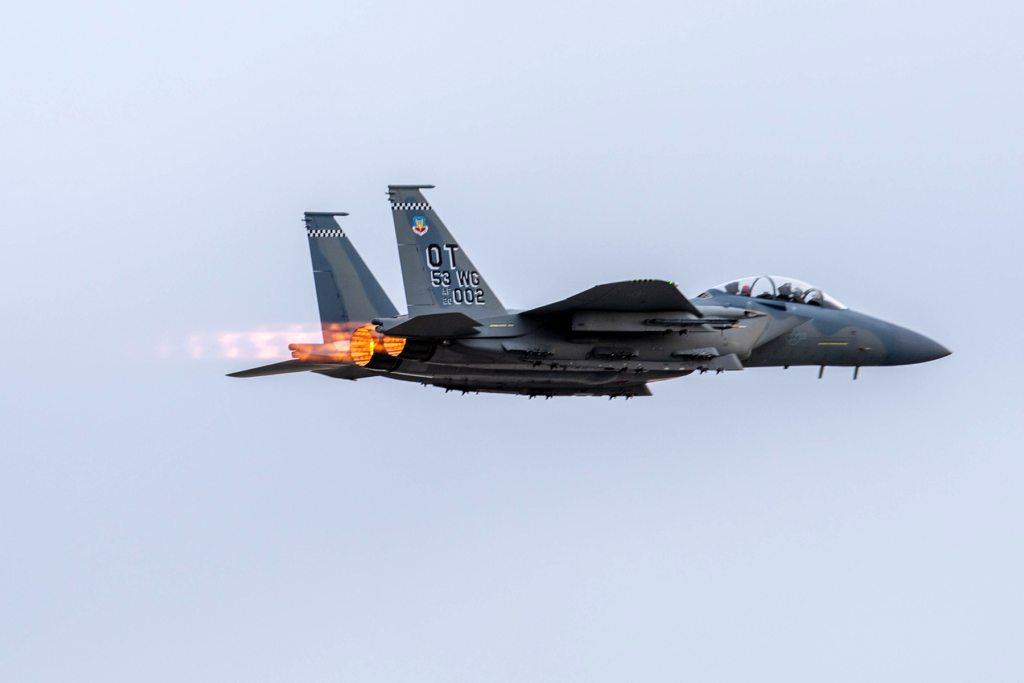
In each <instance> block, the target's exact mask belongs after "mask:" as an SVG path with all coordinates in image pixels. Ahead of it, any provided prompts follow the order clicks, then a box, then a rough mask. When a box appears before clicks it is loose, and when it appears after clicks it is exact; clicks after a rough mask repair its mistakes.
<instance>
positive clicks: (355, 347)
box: [349, 325, 380, 367]
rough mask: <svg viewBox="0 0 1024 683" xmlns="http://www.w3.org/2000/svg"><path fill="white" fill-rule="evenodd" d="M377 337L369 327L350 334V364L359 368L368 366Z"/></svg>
mask: <svg viewBox="0 0 1024 683" xmlns="http://www.w3.org/2000/svg"><path fill="white" fill-rule="evenodd" d="M379 336H380V335H378V334H377V333H376V332H374V330H373V328H372V327H371V326H369V325H367V326H365V327H360V328H359V329H358V330H356V331H355V332H354V333H352V339H351V340H350V341H349V354H350V355H351V356H352V362H353V363H355V364H356V365H358V366H360V367H363V366H366V365H368V364H369V363H370V359H371V358H373V349H374V347H375V346H376V345H377V340H376V339H375V337H379Z"/></svg>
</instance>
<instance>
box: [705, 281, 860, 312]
mask: <svg viewBox="0 0 1024 683" xmlns="http://www.w3.org/2000/svg"><path fill="white" fill-rule="evenodd" d="M715 293H719V294H733V295H735V296H749V297H752V298H754V299H771V300H774V301H788V302H791V303H794V304H807V305H808V306H822V307H824V308H836V309H839V310H846V308H847V307H846V306H844V305H842V304H841V303H839V302H838V301H836V300H835V299H833V298H832V297H830V296H829V295H828V294H826V293H825V292H823V291H821V290H820V289H818V288H817V287H815V286H814V285H809V284H807V283H806V282H804V281H802V280H797V279H796V278H791V277H783V276H781V275H759V276H757V277H745V278H743V279H742V280H732V281H730V282H726V283H723V284H720V285H717V286H715V287H712V288H711V289H709V290H708V291H707V292H705V293H704V294H702V295H701V296H702V297H704V298H708V297H711V296H713V295H714V294H715Z"/></svg>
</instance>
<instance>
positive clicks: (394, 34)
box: [0, 2, 1024, 683]
mask: <svg viewBox="0 0 1024 683" xmlns="http://www.w3.org/2000/svg"><path fill="white" fill-rule="evenodd" d="M1022 20H1024V10H1022V9H1021V7H1020V5H1019V4H1017V3H1009V2H1003V3H986V2H973V3H949V2H928V3H925V2H919V3H892V2H886V3H881V2H876V3H868V2H856V3H854V2H834V3H812V2H780V3H771V4H768V5H766V4H754V3H731V2H717V3H701V4H692V3H691V4H682V3H679V4H675V5H671V6H668V4H667V3H631V4H629V6H628V7H627V6H626V5H624V4H614V5H613V4H609V3H582V2H580V3H556V4H553V3H550V2H544V3H529V2H528V3H515V4H505V5H501V6H498V5H492V6H489V5H482V4H480V3H469V2H467V3H446V4H443V5H438V6H436V7H427V6H425V5H423V4H422V3H406V2H391V3H379V4H378V3H353V2H343V3H281V4H270V3H264V4H260V5H251V4H248V3H208V2H206V3H199V2H195V3H175V4H169V5H162V6H153V5H151V4H145V3H87V4H73V3H66V4H61V3H33V4H29V3H22V4H21V5H18V6H12V7H9V8H7V11H6V12H5V20H4V22H3V23H2V24H0V64H2V65H3V66H2V67H0V94H2V95H0V96H2V100H0V101H2V104H3V106H2V107H0V129H2V134H0V188H2V191H0V208H2V210H3V211H2V215H3V217H4V220H5V223H6V225H7V228H6V229H5V230H3V231H0V287H2V290H3V292H5V296H4V297H3V299H2V301H3V304H2V308H0V311H2V313H3V321H4V322H3V327H2V329H3V334H2V335H0V340H2V341H0V344H2V349H0V350H2V352H3V357H4V358H5V359H6V360H7V363H6V371H5V373H4V381H3V383H2V385H0V386H2V387H3V388H2V390H0V402H2V403H0V520H2V521H3V523H2V524H0V614H2V615H3V618H0V680H3V681H19V682H21V681H25V682H29V681H62V682H63V681H103V682H104V683H108V682H109V681H139V680H144V681H174V682H178V681H182V680H190V681H246V682H247V683H249V682H253V681H382V682H390V681H413V680H415V681H474V682H475V681H523V680H533V681H565V680H587V681H622V680H681V679H687V680H699V681H750V680H766V681H785V682H786V683H793V682H796V681H808V682H810V681H815V682H817V681H821V680H829V681H837V682H842V681H850V682H854V681H856V682H858V683H859V682H861V681H864V680H872V681H894V682H895V681H901V682H902V681H906V680H928V681H963V680H988V681H1004V680H1005V681H1010V680H1020V679H1021V677H1022V676H1024V660H1022V658H1021V655H1020V652H1019V650H1020V643H1021V642H1022V641H1024V623H1022V620H1021V614H1022V610H1024V592H1022V589H1021V582H1020V577H1021V576H1022V575H1024V551H1022V550H1021V547H1022V543H1021V541H1022V540H1024V539H1022V535H1024V534H1022V519H1024V502H1022V498H1021V490H1022V486H1024V461H1022V457H1021V453H1022V450H1024V449H1022V446H1021V443H1022V437H1024V433H1022V432H1024V429H1022V426H1021V417H1022V414H1024V401H1022V399H1021V391H1020V382H1021V376H1022V364H1021V360H1020V357H1019V354H1018V353H1017V351H1016V347H1017V346H1018V345H1019V343H1020V341H1019V340H1020V339H1021V335H1022V334H1024V326H1022V324H1021V322H1020V316H1019V315H1017V314H1016V313H1015V311H1014V309H1015V303H1016V300H1017V298H1018V290H1019V287H1020V285H1019V279H1020V275H1019V272H1020V258H1021V253H1022V248H1024V238H1022V236H1021V226H1022V223H1024V199H1022V194H1021V188H1022V187H1024V165H1022V159H1024V133H1022V128H1021V121H1022V118H1024V106H1022V105H1024V95H1022V90H1021V83H1024V47H1022V41H1021V40H1020V35H1021V25H1022ZM388 183H433V184H436V185H437V189H436V190H432V191H431V194H430V198H431V202H432V204H433V205H434V206H435V208H436V209H437V210H438V212H439V214H440V215H441V216H442V217H443V218H444V220H445V222H446V223H447V225H448V227H449V228H450V229H451V230H452V232H453V233H454V234H455V235H457V236H458V238H459V240H460V243H461V244H462V246H463V248H464V249H466V250H467V251H469V252H470V253H471V254H472V258H473V260H474V262H475V263H476V265H477V266H478V267H479V268H480V269H481V270H482V271H483V272H484V273H485V274H486V277H487V279H488V281H489V282H490V284H491V285H492V286H493V287H494V289H495V290H496V292H497V293H498V294H499V296H500V297H501V299H502V301H503V303H505V304H506V305H507V306H509V307H515V308H520V307H529V306H539V305H542V304H544V303H548V302H550V301H554V300H557V299H560V298H563V297H565V296H568V295H571V294H573V293H576V292H577V291H580V290H583V289H586V288H587V287H590V286H592V285H594V284H597V283H600V282H609V281H615V280H621V279H629V278H640V277H653V278H664V279H669V280H673V281H676V282H678V283H680V286H681V289H682V290H683V292H684V293H686V294H687V295H690V296H693V295H696V294H698V293H699V292H700V291H702V289H703V288H705V287H708V286H710V285H713V284H716V283H719V282H722V281H724V280H727V279H729V278H735V277H742V276H747V275H755V274H760V273H767V272H772V273H776V272H777V273H784V274H789V275H792V276H795V277H798V278H801V279H805V280H807V281H809V282H812V283H814V284H816V285H817V286H820V287H822V288H823V289H825V291H827V292H829V293H830V294H832V295H834V296H836V297H837V298H838V299H840V300H841V301H843V302H844V303H846V304H847V305H849V306H851V307H852V308H854V309H857V310H861V311H863V312H865V313H868V314H870V315H875V316H877V317H880V318H883V319H886V320H890V321H892V322H895V323H898V324H900V325H905V326H907V327H910V328H911V329H914V330H917V331H920V332H922V333H924V334H926V335H928V336H930V337H933V338H934V339H936V340H937V341H939V342H941V343H942V344H944V345H946V346H947V347H949V348H950V349H952V350H953V351H954V355H952V356H951V357H949V358H946V359H944V360H941V361H938V362H935V363H931V364H927V365H924V366H919V367H902V368H878V369H871V368H868V369H866V370H864V371H862V372H861V375H860V379H859V380H858V381H857V382H856V383H854V382H852V381H851V380H850V374H851V373H850V372H848V371H847V370H844V369H830V370H827V371H826V373H825V378H824V379H823V380H822V381H818V380H816V379H815V377H816V373H817V370H816V369H812V368H793V369H790V370H788V371H782V370H752V371H746V372H742V373H727V374H726V375H723V376H718V377H714V376H701V377H690V378H684V379H681V380H677V381H675V382H670V383H664V384H659V385H655V386H654V387H653V391H654V397H653V398H650V399H638V400H633V401H629V402H624V401H612V402H609V401H602V400H599V399H558V400H551V401H527V400H526V399H523V398H516V397H502V396H472V397H470V396H467V397H462V396H458V395H454V394H447V395H446V394H444V393H443V392H442V391H440V390H437V389H426V388H423V387H419V386H407V385H405V384H400V383H397V382H385V381H383V380H367V381H360V382H359V383H357V384H356V383H349V382H342V381H334V380H328V379H326V378H321V377H314V376H294V375H293V376H283V377H275V378H266V379H262V380H247V381H241V380H230V379H227V378H225V377H223V375H224V373H226V372H232V371H235V370H239V369H243V368H245V367H249V366H251V365H255V364H258V363H256V362H252V361H247V360H242V361H232V360H223V359H221V360H215V359H208V360H202V361H198V360H190V359H189V358H188V357H187V354H186V353H185V352H184V351H183V350H182V351H181V352H180V353H176V354H173V357H172V358H170V359H162V358H161V357H160V353H159V351H158V347H159V345H160V344H161V343H164V342H165V343H171V344H173V345H175V348H180V349H184V348H185V342H186V340H187V339H188V337H189V336H190V335H193V334H215V333H217V332H220V331H231V330H233V331H241V330H252V329H256V328H258V327H260V326H263V325H285V324H308V323H312V322H315V321H316V303H315V296H314V292H313V282H312V277H311V275H310V272H309V270H310V267H309V255H308V251H307V246H306V240H305V238H304V232H303V229H302V224H301V214H302V211H304V210H321V211H323V210H341V211H348V212H350V213H351V216H350V217H349V218H346V219H344V220H345V223H344V225H345V228H346V230H347V231H348V233H349V235H350V236H351V238H352V240H353V242H354V243H355V245H356V246H357V248H358V249H359V250H360V252H361V253H362V255H363V257H364V258H365V260H366V261H367V263H368V264H369V265H370V267H371V268H373V269H374V271H375V273H376V274H377V276H378V278H379V279H380V281H381V283H382V284H383V286H384V287H385V289H386V290H387V291H388V292H389V294H390V295H391V297H392V299H393V300H394V301H395V302H396V304H398V306H399V308H403V307H404V299H403V297H402V287H401V282H400V275H399V269H398V262H397V258H396V257H397V254H396V251H395V247H394V243H393V239H394V238H393V233H392V228H391V225H390V222H391V216H390V210H389V209H388V206H387V203H386V200H385V196H384V190H385V187H386V185H387V184H388Z"/></svg>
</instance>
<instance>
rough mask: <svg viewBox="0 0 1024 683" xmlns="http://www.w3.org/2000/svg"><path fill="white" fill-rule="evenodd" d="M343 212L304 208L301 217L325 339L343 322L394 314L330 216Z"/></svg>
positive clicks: (391, 305)
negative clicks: (305, 209)
mask: <svg viewBox="0 0 1024 683" xmlns="http://www.w3.org/2000/svg"><path fill="white" fill-rule="evenodd" d="M346 215H348V214H344V213H314V212H310V211H307V212H306V214H305V218H304V220H305V223H306V234H307V235H308V236H309V255H310V257H311V258H312V261H313V280H314V282H315V283H316V301H317V304H318V305H319V307H320V322H321V324H322V325H323V328H324V341H325V342H326V341H329V339H328V337H329V336H330V335H329V334H328V331H329V330H331V329H339V326H342V325H343V324H344V323H369V322H370V321H371V320H373V319H374V318H392V317H394V316H397V315H398V311H397V310H396V309H395V305H394V304H392V303H391V299H389V298H388V295H387V294H385V293H384V290H383V289H382V288H381V286H380V284H379V283H378V282H377V278H375V277H374V276H373V273H371V272H370V269H369V268H367V267H366V263H364V262H363V259H362V258H361V257H360V256H359V252H357V251H356V248H355V247H354V246H352V242H351V241H349V239H348V237H346V236H345V233H344V231H342V229H341V227H340V226H339V225H338V222H337V221H336V220H335V219H334V217H335V216H346Z"/></svg>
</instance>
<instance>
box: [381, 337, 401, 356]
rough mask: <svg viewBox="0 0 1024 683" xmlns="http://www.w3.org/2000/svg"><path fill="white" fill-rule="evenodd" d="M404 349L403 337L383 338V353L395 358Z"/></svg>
mask: <svg viewBox="0 0 1024 683" xmlns="http://www.w3.org/2000/svg"><path fill="white" fill-rule="evenodd" d="M404 348H405V337H388V336H385V337H384V352H385V353H387V354H388V355H389V356H397V355H398V354H400V353H401V352H402V350H403V349H404Z"/></svg>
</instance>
